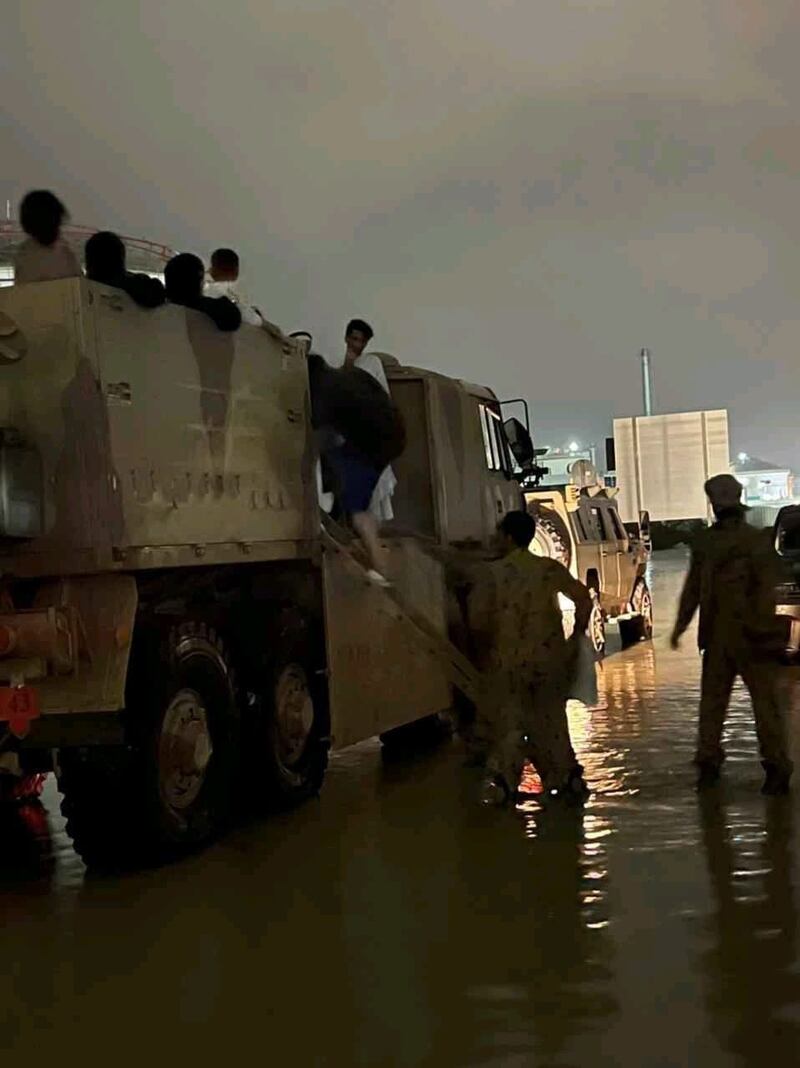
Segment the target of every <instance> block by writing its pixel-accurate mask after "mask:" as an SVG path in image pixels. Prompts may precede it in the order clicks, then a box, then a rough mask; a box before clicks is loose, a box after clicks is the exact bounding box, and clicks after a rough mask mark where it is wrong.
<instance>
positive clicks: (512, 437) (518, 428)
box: [503, 419, 536, 471]
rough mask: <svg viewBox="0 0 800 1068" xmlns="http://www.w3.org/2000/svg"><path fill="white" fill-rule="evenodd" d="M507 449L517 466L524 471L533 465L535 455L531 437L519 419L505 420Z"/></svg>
mask: <svg viewBox="0 0 800 1068" xmlns="http://www.w3.org/2000/svg"><path fill="white" fill-rule="evenodd" d="M503 428H504V430H505V432H506V440H507V441H508V447H509V448H510V449H511V455H512V456H513V457H514V459H515V460H516V462H517V464H518V465H519V466H520V467H521V468H522V470H523V471H525V470H526V469H527V468H529V467H530V465H531V464H532V463H533V460H534V457H535V455H536V453H535V451H534V448H533V441H532V440H531V436H530V434H529V433H528V431H527V430H526V429H525V427H524V426H523V425H522V423H521V422H520V421H519V419H507V420H506V422H505V423H504V424H503Z"/></svg>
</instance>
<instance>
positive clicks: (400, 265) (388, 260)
mask: <svg viewBox="0 0 800 1068" xmlns="http://www.w3.org/2000/svg"><path fill="white" fill-rule="evenodd" d="M0 32H2V48H3V52H4V57H5V58H6V60H7V62H6V66H5V68H0V94H1V96H0V99H2V102H3V103H2V106H3V109H4V111H5V113H6V117H7V120H8V119H10V122H9V121H6V124H5V125H4V126H0V160H2V167H0V195H1V196H2V197H3V202H5V198H6V197H8V198H10V199H11V200H12V202H13V203H16V201H17V200H18V198H19V196H20V195H21V194H22V193H23V192H24V191H25V190H26V189H28V188H30V187H33V186H36V187H41V186H44V187H51V188H53V189H54V190H55V191H57V192H58V193H59V194H60V195H61V196H62V198H63V199H64V200H65V201H66V202H67V204H68V206H69V207H70V210H71V213H72V216H73V219H74V221H75V222H80V223H84V224H87V225H95V226H103V227H111V228H116V229H119V230H120V231H121V232H123V233H128V234H132V235H135V236H140V237H148V238H151V239H154V240H161V241H163V242H165V243H167V244H169V245H171V246H173V247H174V248H176V249H181V250H190V251H196V252H199V253H200V254H202V255H207V254H208V253H209V252H210V250H211V249H213V248H214V247H216V246H217V245H219V244H228V245H233V246H235V247H236V248H238V249H239V251H240V254H241V256H242V259H243V267H244V275H243V288H244V289H246V291H247V292H248V294H249V295H250V296H251V298H252V299H253V300H254V301H255V303H257V304H258V305H259V306H260V307H261V308H262V309H263V311H264V313H265V314H266V315H267V316H268V317H269V318H270V319H272V320H273V321H275V322H278V323H280V324H281V325H282V326H283V327H284V329H286V330H292V329H300V328H306V329H309V330H311V332H312V333H313V334H314V336H315V340H316V345H317V348H318V349H319V351H321V352H323V353H325V354H326V355H328V356H329V357H336V356H339V355H340V354H341V352H342V343H341V333H342V330H343V326H344V323H345V321H346V320H347V318H349V317H350V316H351V315H359V316H363V317H365V318H367V319H369V320H370V321H371V322H373V324H374V326H375V328H376V335H377V336H376V342H375V347H376V348H378V349H379V350H381V351H389V352H393V353H394V354H395V355H397V356H398V357H400V358H401V359H402V360H403V361H404V362H407V363H412V364H414V363H415V364H421V365H424V366H430V367H435V368H438V369H440V370H442V371H445V372H446V373H449V374H453V375H458V376H460V377H463V378H468V379H471V380H473V381H478V382H482V383H486V384H488V385H491V386H492V387H493V388H494V389H495V390H496V391H497V392H498V393H499V394H500V395H501V396H518V395H520V394H524V395H526V396H527V397H528V398H529V399H530V401H531V404H532V410H533V415H534V422H535V427H536V436H537V439H538V443H539V444H542V445H544V444H553V445H557V444H563V443H565V442H567V441H569V440H571V439H577V440H580V441H583V442H587V441H589V440H592V439H594V440H597V441H598V442H599V441H601V440H602V438H603V437H604V436H605V435H606V434H607V433H610V432H611V419H612V417H613V416H614V415H629V414H638V413H639V412H640V410H641V388H640V379H639V366H638V360H637V353H638V350H639V349H640V348H641V347H642V346H643V345H647V346H648V347H649V348H651V349H652V351H653V355H654V361H655V362H654V370H655V399H656V410H657V411H670V410H681V409H691V408H697V407H728V408H729V409H730V413H731V445H732V449H733V451H734V452H738V451H740V450H745V451H747V452H750V453H753V454H757V455H759V456H763V457H764V458H766V459H769V460H773V461H776V462H784V463H789V464H793V465H795V466H796V467H798V468H800V442H798V431H797V425H798V411H800V366H799V364H800V242H799V241H798V236H800V212H799V211H798V197H799V195H800V182H798V179H799V178H800V120H799V119H798V115H799V114H800V107H798V105H799V104H800V62H798V56H799V55H800V4H798V3H797V0H761V3H756V2H755V0H669V2H665V0H594V2H591V0H583V2H581V0H570V2H569V3H565V2H564V0H536V2H534V0H392V2H387V0H347V2H343V3H336V2H333V0H329V2H327V3H326V2H322V0H285V2H282V0H226V2H225V3H221V2H220V3H217V4H216V5H215V4H212V3H210V2H207V0H169V2H167V3H163V2H158V3H154V2H151V0H139V2H137V3H123V2H122V0H109V3H107V4H98V3H97V2H96V0H95V2H85V0H70V2H69V3H64V2H63V0H10V3H7V4H6V5H4V8H3V19H2V30H1V31H0Z"/></svg>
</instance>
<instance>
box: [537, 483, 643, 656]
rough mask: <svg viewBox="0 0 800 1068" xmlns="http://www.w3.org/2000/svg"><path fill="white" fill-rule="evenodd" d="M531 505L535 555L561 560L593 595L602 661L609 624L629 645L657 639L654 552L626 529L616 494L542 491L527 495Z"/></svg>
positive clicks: (594, 633)
mask: <svg viewBox="0 0 800 1068" xmlns="http://www.w3.org/2000/svg"><path fill="white" fill-rule="evenodd" d="M525 500H526V504H527V507H528V510H529V511H530V512H531V513H532V514H533V515H534V516H535V517H536V526H537V531H536V539H535V542H534V545H533V551H534V552H538V553H539V554H540V555H542V556H552V557H554V558H555V559H557V560H560V561H561V563H563V564H564V565H565V567H568V568H569V569H570V571H571V572H572V574H573V575H574V576H575V578H578V579H580V581H581V582H583V583H585V585H587V586H588V587H589V589H590V591H591V592H592V595H593V597H594V602H595V604H594V610H593V612H592V620H591V624H590V629H589V634H590V636H591V638H592V642H593V644H594V647H595V652H596V653H597V655H598V657H601V656H602V655H603V654H604V653H605V648H606V623H607V621H608V620H614V621H616V622H617V623H618V624H619V629H620V636H621V638H622V641H623V644H624V645H629V644H632V643H634V642H637V641H642V640H645V641H646V640H649V639H650V638H652V636H653V600H652V596H651V593H650V587H649V585H648V582H647V574H646V572H647V562H648V558H649V552H648V549H647V546H646V543H645V540H644V539H643V538H639V537H635V536H634V535H632V534H631V533H629V531H628V530H627V529H626V527H625V526H624V525H623V523H622V521H621V519H620V515H619V512H618V510H617V503H616V500H615V499H614V491H613V490H608V489H606V488H604V487H602V486H600V485H599V484H597V483H594V484H589V485H564V486H542V487H540V488H534V489H528V490H526V491H525Z"/></svg>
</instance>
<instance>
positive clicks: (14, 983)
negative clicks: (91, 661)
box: [0, 560, 800, 1068]
mask: <svg viewBox="0 0 800 1068" xmlns="http://www.w3.org/2000/svg"><path fill="white" fill-rule="evenodd" d="M682 565H683V561H682V560H681V561H679V562H678V566H677V567H674V568H673V569H672V570H669V568H667V567H664V568H663V570H662V571H661V572H660V573H657V574H656V575H655V579H656V585H657V589H656V604H657V606H659V608H658V610H659V612H660V613H661V615H660V617H659V618H661V620H662V623H661V625H660V626H661V630H660V633H661V634H664V633H665V632H666V626H667V625H668V620H669V617H670V616H671V613H672V609H673V606H674V597H675V595H676V593H677V586H678V583H679V580H680V573H681V571H682V569H683V566H682ZM665 617H666V619H665ZM698 675H699V660H698V657H697V654H696V651H695V650H694V649H692V647H691V642H690V641H689V640H687V642H686V648H685V649H684V650H683V651H682V653H681V654H678V655H672V654H671V653H670V652H669V651H668V650H667V649H666V648H665V646H664V639H663V637H662V638H659V639H658V641H657V642H656V644H655V646H650V645H644V644H642V645H639V646H637V647H636V648H634V649H630V650H627V651H626V652H624V653H619V654H614V655H612V656H610V657H609V658H608V659H607V661H606V663H605V665H604V669H603V676H602V679H601V702H600V704H599V707H598V708H596V709H586V708H583V707H582V706H579V705H574V706H571V707H570V710H569V714H570V719H571V724H572V730H573V734H574V737H575V741H576V747H577V751H578V755H579V758H580V760H581V762H582V763H583V764H584V765H585V767H586V773H587V778H588V779H589V781H590V784H591V786H592V788H593V794H592V797H591V798H590V800H589V803H588V804H587V806H586V808H585V810H583V811H581V810H571V811H570V810H568V811H559V810H551V811H547V810H542V809H541V808H540V807H539V806H538V805H537V804H536V803H534V802H529V803H526V804H524V805H522V806H520V807H519V808H518V809H517V810H516V811H514V810H511V811H502V812H496V811H490V810H485V809H483V808H482V807H481V806H480V805H479V804H478V801H477V798H478V793H479V785H480V773H479V772H472V771H467V770H465V769H464V768H463V766H462V765H463V755H462V753H461V752H460V751H459V750H458V748H457V747H453V746H450V747H448V746H445V747H443V748H442V749H441V750H439V751H437V752H433V753H431V754H429V755H428V756H424V757H420V756H415V757H413V758H412V759H405V760H398V761H395V762H393V763H391V762H388V761H386V760H384V759H382V757H381V752H380V748H379V746H378V745H377V743H376V742H371V743H366V744H364V745H361V746H357V747H354V748H353V749H351V750H348V751H346V752H344V753H342V754H339V755H337V756H336V757H335V758H334V759H333V761H332V766H331V769H330V774H329V778H328V781H327V783H326V787H325V789H324V790H323V793H322V796H321V798H320V799H319V801H316V802H314V803H312V804H310V805H306V806H303V807H302V808H300V809H298V810H297V811H294V812H291V813H286V814H285V815H283V816H281V817H278V818H271V819H269V820H264V821H257V822H254V823H252V824H251V825H249V826H247V827H244V828H241V829H240V830H238V831H236V832H234V833H233V834H231V835H230V836H228V838H226V839H225V841H224V842H222V843H220V844H219V845H218V846H216V847H214V848H212V849H210V850H207V851H206V852H204V853H203V854H201V855H199V856H196V857H192V858H190V859H188V860H186V861H184V862H182V863H178V864H173V865H171V866H169V867H166V868H163V869H161V870H158V871H149V872H140V873H134V874H132V875H129V876H127V877H125V878H112V879H109V878H98V877H95V878H86V877H85V873H84V869H83V866H82V865H81V863H80V862H79V861H78V860H77V858H76V857H75V855H74V853H73V852H72V850H71V848H70V844H69V840H68V838H67V837H66V835H65V834H64V830H63V820H62V819H61V818H60V816H58V814H57V798H56V793H55V789H54V786H53V784H50V785H49V786H48V790H47V791H46V795H45V796H46V802H47V809H48V818H47V820H46V821H45V823H43V824H41V823H40V824H39V825H38V829H37V825H36V820H34V822H33V824H31V825H29V826H27V827H26V826H25V824H24V823H19V822H18V823H16V825H15V828H12V827H7V828H6V829H5V831H4V830H3V829H2V828H0V834H2V835H3V847H4V848H3V851H2V862H1V863H0V894H1V895H2V896H1V897H0V907H2V910H3V911H2V919H3V951H4V960H6V961H7V962H11V963H10V964H8V965H7V967H6V969H4V972H3V974H2V975H1V976H0V1006H2V1008H0V1027H2V1028H3V1034H4V1045H5V1046H6V1047H7V1048H9V1049H10V1050H13V1051H15V1052H19V1053H22V1054H26V1053H30V1052H31V1051H33V1050H34V1049H35V1050H36V1055H37V1060H41V1061H43V1062H44V1061H47V1060H49V1059H55V1058H57V1057H60V1058H63V1053H64V1050H65V1049H82V1048H86V1042H87V1033H88V1035H89V1038H90V1040H91V1042H92V1043H93V1044H95V1045H98V1044H99V1045H102V1046H103V1048H106V1049H113V1050H114V1051H115V1052H114V1056H116V1057H119V1053H120V1051H119V1046H120V1036H124V1047H125V1048H124V1050H123V1051H122V1054H123V1058H124V1059H129V1060H131V1061H133V1060H136V1061H141V1060H142V1059H143V1058H150V1059H152V1057H153V1048H154V1047H153V1042H154V1036H158V1042H159V1047H158V1048H159V1052H160V1053H161V1055H162V1058H167V1057H170V1058H179V1059H180V1060H181V1061H197V1062H198V1063H201V1064H203V1063H207V1062H208V1061H209V1060H211V1059H212V1058H213V1059H215V1060H216V1059H220V1058H225V1057H227V1058H228V1059H230V1056H231V1052H230V1051H231V1043H232V1042H235V1043H236V1044H237V1046H238V1047H240V1048H243V1049H249V1050H257V1051H262V1050H263V1051H265V1053H264V1054H262V1056H263V1055H266V1056H270V1057H271V1058H272V1059H274V1060H276V1061H277V1062H278V1063H284V1062H286V1063H291V1064H297V1065H300V1066H305V1065H313V1066H323V1065H331V1066H334V1068H339V1066H340V1065H347V1066H350V1065H353V1066H357V1068H362V1066H363V1068H371V1066H373V1065H387V1066H392V1068H395V1066H409V1068H411V1066H413V1068H417V1066H427V1065H431V1066H436V1068H440V1066H450V1065H457V1066H459V1068H460V1066H462V1065H463V1066H471V1065H501V1066H503V1068H507V1066H515V1065H521V1066H524V1068H529V1066H531V1068H539V1066H542V1068H584V1066H586V1065H591V1066H593V1068H597V1066H602V1068H605V1066H606V1065H609V1066H613V1068H628V1066H630V1068H641V1066H642V1065H647V1066H648V1068H650V1066H651V1065H654V1066H656V1065H657V1066H664V1068H673V1066H675V1065H684V1064H690V1065H695V1064H696V1065H702V1068H728V1066H730V1065H731V1064H747V1065H750V1064H760V1063H761V1062H762V1061H764V1060H766V1061H768V1062H769V1061H772V1060H775V1061H776V1062H777V1063H780V1064H789V1065H791V1064H794V1063H796V1061H797V1054H796V1052H795V1050H796V1049H797V1048H798V1040H799V1039H800V1035H798V1033H797V1024H796V1022H795V1021H796V1020H798V1019H800V987H799V986H798V983H799V982H800V979H798V974H800V972H797V973H796V966H795V961H796V959H797V935H798V927H797V913H796V907H797V906H796V891H797V887H796V885H795V883H796V878H797V875H796V868H795V854H796V850H797V846H796V843H795V841H794V837H793V836H794V830H795V829H794V827H793V825H792V821H793V817H794V812H795V808H796V805H797V803H798V801H797V799H798V797H800V783H798V786H797V788H796V790H795V793H794V795H793V796H792V797H790V798H788V799H780V800H777V801H776V802H775V803H773V804H769V805H766V804H765V803H764V801H763V799H762V798H761V797H760V796H759V794H758V788H759V785H760V777H761V776H760V767H759V765H758V760H757V754H756V743H755V735H754V731H753V723H752V714H751V712H750V709H749V703H748V701H747V698H746V696H745V695H744V694H742V693H741V692H737V693H736V694H735V695H734V700H733V704H732V710H731V717H730V730H729V741H730V745H729V754H730V755H731V756H732V758H733V759H731V760H730V762H729V764H728V765H727V766H726V773H725V777H724V780H725V781H724V786H723V788H722V789H721V790H720V791H718V792H717V793H716V794H711V795H707V796H703V797H702V798H701V799H699V800H698V798H697V796H696V795H695V792H694V789H693V772H692V769H691V765H690V761H691V756H692V752H693V747H694V737H695V727H696V715H697V712H696V709H697V697H698ZM798 677H800V676H798V675H795V676H792V675H787V676H786V680H785V681H786V685H787V690H788V691H792V690H793V689H796V686H797V680H798ZM789 695H790V696H792V697H793V700H794V702H795V708H796V707H798V698H800V695H798V694H797V693H794V694H793V695H792V694H791V692H790V694H789ZM796 741H797V738H795V743H796ZM745 761H746V763H745ZM18 816H19V813H17V814H16V815H15V819H16V818H17V817H18ZM37 818H41V812H39V816H38V817H37ZM132 1006H133V1007H135V1017H136V1019H137V1020H141V1021H144V1022H146V1026H144V1025H143V1026H141V1027H138V1028H137V1027H134V1028H132V1027H131V1018H132V1017H131V1007H132Z"/></svg>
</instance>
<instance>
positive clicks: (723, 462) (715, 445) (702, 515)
mask: <svg viewBox="0 0 800 1068" xmlns="http://www.w3.org/2000/svg"><path fill="white" fill-rule="evenodd" d="M614 452H615V457H616V476H617V479H618V485H619V497H618V500H619V510H620V514H621V516H622V519H623V522H625V523H632V522H636V520H637V519H638V517H639V513H640V512H643V511H646V512H649V513H650V518H651V519H652V520H653V521H655V522H669V521H673V520H682V519H706V518H707V516H708V502H707V500H706V497H705V493H704V492H703V484H704V483H705V481H706V479H708V478H710V477H711V476H712V475H719V474H722V473H724V472H727V471H728V470H729V469H730V445H729V440H728V413H727V411H726V410H725V409H716V410H713V411H699V412H672V413H670V414H668V415H649V416H634V417H632V418H627V419H615V420H614Z"/></svg>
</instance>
